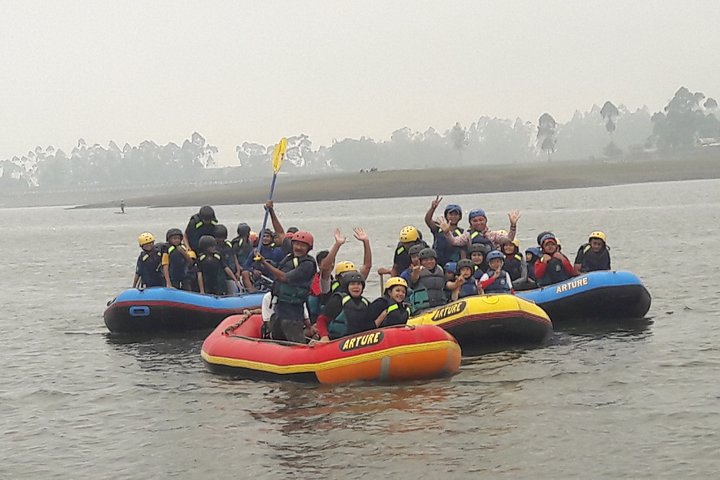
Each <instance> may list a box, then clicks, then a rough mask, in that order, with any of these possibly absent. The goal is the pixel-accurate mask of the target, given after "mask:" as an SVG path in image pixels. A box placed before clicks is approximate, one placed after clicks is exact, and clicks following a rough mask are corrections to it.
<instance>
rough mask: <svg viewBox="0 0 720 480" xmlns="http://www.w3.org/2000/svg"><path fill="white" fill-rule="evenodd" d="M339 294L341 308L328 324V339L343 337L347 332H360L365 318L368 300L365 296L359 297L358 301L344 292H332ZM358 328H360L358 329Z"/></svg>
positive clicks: (362, 329)
mask: <svg viewBox="0 0 720 480" xmlns="http://www.w3.org/2000/svg"><path fill="white" fill-rule="evenodd" d="M333 295H339V296H340V298H341V303H342V310H340V313H339V314H338V316H337V317H335V318H334V319H333V320H332V321H331V322H330V324H329V325H328V334H329V336H330V339H332V340H334V339H336V338H340V337H344V336H345V335H348V334H349V332H351V331H352V332H362V331H365V330H366V329H365V328H360V327H362V326H364V324H365V322H366V319H367V309H368V305H369V303H368V301H367V299H366V298H365V297H360V302H355V301H352V300H353V298H352V297H351V296H350V295H349V294H348V293H345V292H339V293H334V294H333ZM358 328H360V329H358Z"/></svg>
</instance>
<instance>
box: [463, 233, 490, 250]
mask: <svg viewBox="0 0 720 480" xmlns="http://www.w3.org/2000/svg"><path fill="white" fill-rule="evenodd" d="M468 233H469V234H470V243H482V244H484V245H487V246H488V247H490V249H491V250H492V249H493V248H495V246H494V245H493V243H492V241H491V240H490V239H489V238H487V237H486V236H485V235H483V234H482V232H478V231H477V230H472V229H469V230H468Z"/></svg>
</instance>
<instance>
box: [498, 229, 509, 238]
mask: <svg viewBox="0 0 720 480" xmlns="http://www.w3.org/2000/svg"><path fill="white" fill-rule="evenodd" d="M495 233H497V234H498V235H499V236H501V237H507V236H508V231H507V230H497V231H496V232H495Z"/></svg>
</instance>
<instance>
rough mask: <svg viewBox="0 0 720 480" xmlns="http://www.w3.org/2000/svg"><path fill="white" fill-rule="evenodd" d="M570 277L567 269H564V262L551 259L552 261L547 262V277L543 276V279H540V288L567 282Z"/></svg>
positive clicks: (538, 281) (538, 280)
mask: <svg viewBox="0 0 720 480" xmlns="http://www.w3.org/2000/svg"><path fill="white" fill-rule="evenodd" d="M570 277H571V275H570V274H569V273H567V272H566V271H565V268H563V264H562V262H561V261H560V260H558V259H557V258H551V259H550V261H549V262H547V267H546V268H545V275H543V277H542V278H538V279H537V283H538V285H539V286H541V287H544V286H546V285H552V284H553V283H558V282H562V281H565V280H567V279H568V278H570Z"/></svg>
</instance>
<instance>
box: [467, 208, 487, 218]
mask: <svg viewBox="0 0 720 480" xmlns="http://www.w3.org/2000/svg"><path fill="white" fill-rule="evenodd" d="M475 217H485V218H487V215H485V210H483V209H482V208H476V209H475V210H470V213H468V220H472V219H473V218H475Z"/></svg>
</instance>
